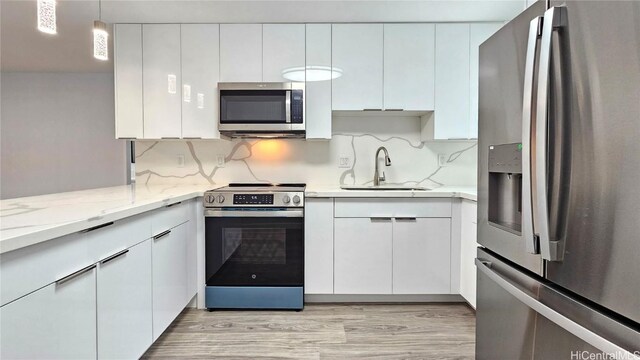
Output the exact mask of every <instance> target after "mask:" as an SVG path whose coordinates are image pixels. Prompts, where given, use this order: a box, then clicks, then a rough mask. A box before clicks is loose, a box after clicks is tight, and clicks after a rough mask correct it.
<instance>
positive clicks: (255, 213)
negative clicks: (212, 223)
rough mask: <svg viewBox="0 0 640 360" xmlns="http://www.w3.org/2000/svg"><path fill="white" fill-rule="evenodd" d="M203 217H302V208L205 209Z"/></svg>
mask: <svg viewBox="0 0 640 360" xmlns="http://www.w3.org/2000/svg"><path fill="white" fill-rule="evenodd" d="M204 216H205V217H304V210H302V209H290V210H220V209H205V210H204Z"/></svg>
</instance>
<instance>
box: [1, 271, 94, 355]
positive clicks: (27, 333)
mask: <svg viewBox="0 0 640 360" xmlns="http://www.w3.org/2000/svg"><path fill="white" fill-rule="evenodd" d="M25 271H27V269H25ZM0 323H1V327H0V358H2V359H45V358H46V359H95V358H96V270H95V267H94V268H91V269H90V270H88V271H86V272H83V273H80V274H78V275H77V276H75V277H73V278H70V279H68V280H67V281H64V282H60V281H59V282H55V283H52V284H50V285H47V286H45V287H43V288H41V289H39V290H36V291H34V292H32V293H30V294H28V295H26V296H24V297H22V298H19V299H17V300H15V301H14V302H11V303H9V304H6V305H4V306H3V307H1V308H0Z"/></svg>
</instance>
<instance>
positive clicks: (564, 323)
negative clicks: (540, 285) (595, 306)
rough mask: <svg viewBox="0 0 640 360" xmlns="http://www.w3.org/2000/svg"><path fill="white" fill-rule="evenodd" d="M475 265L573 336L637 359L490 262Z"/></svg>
mask: <svg viewBox="0 0 640 360" xmlns="http://www.w3.org/2000/svg"><path fill="white" fill-rule="evenodd" d="M476 267H477V268H478V271H480V272H482V273H483V274H484V275H486V276H487V277H488V278H489V279H491V280H492V281H493V282H495V283H496V284H498V285H499V286H500V287H501V288H503V289H504V290H505V291H507V292H508V293H509V294H511V295H512V296H513V297H515V298H516V299H518V300H519V301H521V302H522V303H524V304H525V305H527V306H528V307H529V308H531V309H532V310H533V311H535V312H537V313H538V314H540V315H542V316H544V317H546V318H547V319H549V320H551V321H552V322H554V323H555V324H556V325H558V326H560V327H561V328H563V329H565V330H566V331H568V332H570V333H571V334H573V335H574V336H576V337H578V338H580V339H582V340H583V341H585V342H587V343H589V344H591V345H592V346H594V347H596V348H597V349H598V350H600V351H603V352H605V353H607V354H616V355H621V357H620V358H623V359H638V358H639V357H638V356H636V355H634V354H632V353H630V352H629V351H627V350H626V349H624V348H622V347H620V346H618V345H616V344H614V343H612V342H611V341H609V340H607V339H605V338H603V337H602V336H600V335H598V334H596V333H594V332H592V331H591V330H589V329H587V328H585V327H583V326H581V325H580V324H578V323H576V322H575V321H573V320H571V319H569V318H567V317H566V316H564V315H562V314H561V313H559V312H557V311H555V310H553V309H552V308H550V307H548V306H547V305H545V304H543V303H541V302H540V301H538V300H537V299H535V298H533V297H531V296H530V295H529V294H527V293H526V292H524V291H523V290H521V289H520V288H519V287H518V286H516V285H515V284H514V283H512V281H511V280H509V279H508V278H507V277H505V276H503V275H501V274H499V273H498V272H497V271H495V270H493V266H492V263H491V262H489V261H486V260H481V259H476Z"/></svg>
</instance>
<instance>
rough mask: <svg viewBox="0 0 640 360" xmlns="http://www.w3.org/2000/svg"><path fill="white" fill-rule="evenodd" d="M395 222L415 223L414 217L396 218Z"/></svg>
mask: <svg viewBox="0 0 640 360" xmlns="http://www.w3.org/2000/svg"><path fill="white" fill-rule="evenodd" d="M396 221H416V218H414V217H397V218H396Z"/></svg>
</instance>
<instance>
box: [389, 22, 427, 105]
mask: <svg viewBox="0 0 640 360" xmlns="http://www.w3.org/2000/svg"><path fill="white" fill-rule="evenodd" d="M434 47H435V25H433V24H385V25H384V108H385V109H386V110H393V109H403V110H433V107H434V103H433V100H434V99H433V97H434V71H435V55H434V52H435V49H434Z"/></svg>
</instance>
